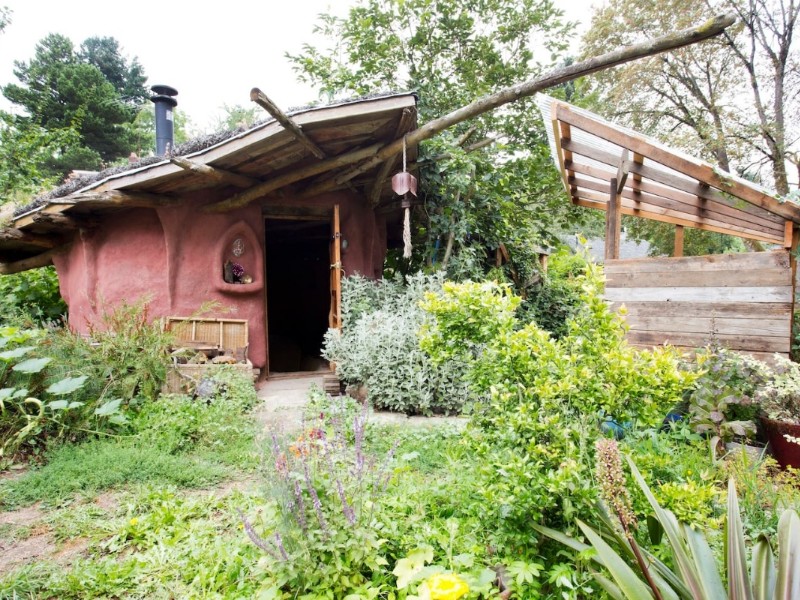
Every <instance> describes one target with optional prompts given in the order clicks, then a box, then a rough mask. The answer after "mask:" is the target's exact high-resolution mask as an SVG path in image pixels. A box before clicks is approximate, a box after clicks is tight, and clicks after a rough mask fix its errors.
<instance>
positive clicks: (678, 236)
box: [672, 225, 683, 258]
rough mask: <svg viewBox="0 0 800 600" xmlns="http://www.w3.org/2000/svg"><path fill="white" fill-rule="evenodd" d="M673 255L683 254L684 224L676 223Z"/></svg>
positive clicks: (679, 255)
mask: <svg viewBox="0 0 800 600" xmlns="http://www.w3.org/2000/svg"><path fill="white" fill-rule="evenodd" d="M672 256H674V257H676V258H678V257H681V256H683V225H675V244H674V246H673V250H672Z"/></svg>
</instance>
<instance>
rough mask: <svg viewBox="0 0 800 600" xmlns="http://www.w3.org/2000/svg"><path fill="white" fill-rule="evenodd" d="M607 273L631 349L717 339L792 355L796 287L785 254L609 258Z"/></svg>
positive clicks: (701, 343) (758, 350)
mask: <svg viewBox="0 0 800 600" xmlns="http://www.w3.org/2000/svg"><path fill="white" fill-rule="evenodd" d="M605 274H606V291H605V298H606V300H607V301H609V302H610V306H611V308H612V309H613V310H615V311H618V312H621V314H623V315H624V317H625V320H626V321H627V323H628V325H629V326H630V331H629V332H628V341H629V342H630V343H631V344H634V345H636V346H642V347H652V346H657V345H661V344H664V343H668V344H671V345H673V346H677V347H679V348H682V349H689V348H696V347H701V346H705V345H707V344H708V343H710V342H711V341H712V340H716V341H717V342H718V343H720V344H722V345H723V346H727V347H728V348H730V349H732V350H737V351H742V352H747V353H751V354H753V355H756V356H758V357H759V358H763V357H764V356H766V355H769V354H772V353H776V352H777V353H780V354H784V355H788V353H789V348H790V343H791V324H792V289H793V286H792V270H791V266H790V257H789V252H788V251H786V250H776V251H771V252H751V253H746V254H723V255H718V256H692V257H680V258H647V259H628V260H607V261H606V263H605ZM623 306H624V309H623V308H622V307H623Z"/></svg>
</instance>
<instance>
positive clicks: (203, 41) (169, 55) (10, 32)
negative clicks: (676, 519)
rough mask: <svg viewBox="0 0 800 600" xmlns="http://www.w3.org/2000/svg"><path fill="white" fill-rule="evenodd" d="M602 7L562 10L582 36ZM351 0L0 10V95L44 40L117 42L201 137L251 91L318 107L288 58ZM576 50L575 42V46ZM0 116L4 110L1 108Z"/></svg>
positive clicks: (22, 0)
mask: <svg viewBox="0 0 800 600" xmlns="http://www.w3.org/2000/svg"><path fill="white" fill-rule="evenodd" d="M598 1H599V0H571V1H564V0H560V1H559V0H556V3H557V4H559V3H560V4H561V5H562V8H563V9H564V11H565V12H566V14H567V18H568V19H571V20H575V21H582V23H581V25H582V26H581V27H580V31H583V30H584V28H585V25H586V23H587V22H588V20H589V17H590V15H591V11H590V6H591V5H592V4H593V2H598ZM354 3H355V2H354V0H286V1H282V2H281V1H275V0H271V1H269V0H268V1H267V2H252V1H243V0H224V1H221V2H219V1H217V2H203V1H202V0H201V1H200V2H182V1H176V0H173V1H171V2H170V1H168V0H161V1H154V0H136V1H135V2H134V1H129V2H120V1H116V2H115V1H113V0H112V1H107V0H106V1H104V2H98V1H90V0H69V1H60V0H49V1H43V0H0V6H3V5H5V6H8V7H9V8H10V9H11V10H12V11H13V14H12V16H11V19H12V22H11V25H10V26H9V27H8V28H7V29H6V31H5V33H4V34H2V35H0V85H4V84H6V83H10V82H16V78H15V77H14V75H13V63H14V60H28V59H30V58H31V57H32V56H33V53H34V47H35V45H36V43H37V42H38V41H39V40H41V39H42V38H43V37H44V36H45V35H47V34H48V33H61V34H64V35H66V36H67V37H69V38H70V39H72V41H73V43H75V45H76V46H77V45H79V44H80V43H81V42H82V41H83V40H84V39H86V38H87V37H91V36H113V37H115V38H117V40H119V42H120V44H121V46H122V49H123V53H124V54H125V55H127V56H128V57H133V56H137V57H138V58H139V62H140V63H141V64H142V65H143V67H144V69H145V73H146V74H147V76H148V83H149V84H150V85H152V84H154V83H165V84H168V85H171V86H173V87H175V88H176V89H177V90H178V92H179V95H178V98H177V99H178V105H179V108H180V109H182V110H183V111H185V112H186V114H187V115H188V116H189V117H190V119H191V120H192V123H193V125H194V126H195V128H198V129H201V130H202V129H207V128H208V127H209V126H210V124H211V123H212V121H213V119H214V117H215V115H218V114H219V113H220V112H221V107H222V106H223V105H224V104H227V105H234V104H241V105H244V106H249V103H250V97H249V93H250V89H251V88H252V87H259V88H261V89H262V90H263V91H264V92H265V93H266V94H267V95H268V96H269V97H270V98H271V99H272V100H273V101H274V102H276V103H277V104H278V105H279V106H281V107H284V108H289V107H291V106H299V105H303V104H307V103H308V102H311V101H314V100H316V99H317V97H316V94H315V92H314V90H313V89H311V88H310V87H307V86H304V85H302V84H300V83H298V82H297V80H296V77H295V74H294V73H293V71H292V70H291V67H290V66H289V63H288V61H287V60H286V58H285V57H284V53H285V52H292V53H296V52H298V51H299V50H300V48H301V45H302V44H303V43H304V42H313V41H314V36H313V33H312V29H313V26H314V22H315V21H316V15H317V14H319V13H321V12H327V11H329V10H332V11H333V12H334V13H335V14H340V15H344V14H346V12H347V9H348V7H349V6H350V5H352V4H354ZM575 41H576V42H577V41H578V40H577V36H576V40H575ZM0 106H2V107H3V108H6V109H8V104H7V103H6V102H5V99H2V100H0Z"/></svg>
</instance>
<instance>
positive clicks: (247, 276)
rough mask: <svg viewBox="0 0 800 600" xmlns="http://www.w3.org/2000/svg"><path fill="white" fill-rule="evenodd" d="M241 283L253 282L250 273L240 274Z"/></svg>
mask: <svg viewBox="0 0 800 600" xmlns="http://www.w3.org/2000/svg"><path fill="white" fill-rule="evenodd" d="M242 283H253V278H252V277H251V276H250V275H242Z"/></svg>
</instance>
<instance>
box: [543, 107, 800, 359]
mask: <svg viewBox="0 0 800 600" xmlns="http://www.w3.org/2000/svg"><path fill="white" fill-rule="evenodd" d="M537 100H538V104H539V107H540V110H541V111H542V116H543V118H544V120H545V123H547V125H548V136H549V138H550V144H551V150H552V153H553V157H554V160H555V162H556V165H557V166H558V168H559V171H560V172H561V176H562V179H563V183H564V187H565V189H566V191H567V193H568V194H569V196H570V198H571V200H572V202H573V203H574V204H576V205H578V206H585V207H588V208H594V209H599V210H604V211H606V245H605V273H606V279H607V282H606V298H607V299H608V300H609V301H610V302H611V303H612V306H614V307H615V308H621V307H622V306H623V305H624V306H625V310H626V319H627V320H628V323H629V324H630V327H631V330H630V332H629V340H630V341H631V342H632V343H634V344H637V345H641V346H646V347H649V346H653V345H658V344H662V343H669V344H672V345H675V346H679V347H686V348H695V347H698V346H704V345H706V344H709V343H711V342H716V343H719V344H721V345H724V346H727V347H729V348H731V349H734V350H740V351H744V352H748V353H751V354H754V355H756V356H758V357H760V358H766V357H767V356H768V355H770V354H772V353H776V352H777V353H780V354H783V355H788V353H789V350H790V341H791V326H792V314H793V310H794V307H793V304H794V272H795V253H796V250H797V246H798V241H800V235H799V234H798V232H799V231H800V230H798V226H799V225H800V206H798V205H797V204H796V203H794V202H792V201H782V200H779V199H778V198H775V197H774V196H773V195H772V194H770V193H769V192H767V191H766V190H764V189H763V188H761V187H760V186H758V185H756V184H754V183H752V182H750V181H746V180H744V179H741V178H739V177H736V176H734V175H731V174H729V173H726V172H723V171H720V170H719V169H717V168H715V167H714V166H712V165H711V164H709V163H706V162H704V161H701V160H698V159H696V158H694V157H691V156H688V155H686V154H684V153H682V152H680V151H678V150H675V149H673V148H669V147H668V146H666V145H664V144H661V143H659V142H658V141H656V140H654V139H652V138H649V137H647V136H643V135H641V134H639V133H636V132H634V131H631V130H629V129H626V128H624V127H621V126H619V125H615V124H613V123H610V122H608V121H606V120H604V119H603V118H601V117H599V116H598V115H595V114H592V113H590V112H589V111H585V110H582V109H580V108H577V107H575V106H571V105H569V104H567V103H566V102H561V101H559V100H556V99H553V98H550V97H548V96H544V95H542V96H539V97H538V98H537ZM623 214H625V215H632V216H635V217H640V218H643V219H651V220H655V221H660V222H662V223H669V224H672V225H673V226H674V227H675V245H674V251H673V256H672V257H665V258H652V259H635V260H620V259H619V246H620V233H621V217H622V215H623ZM686 227H692V228H696V229H702V230H705V231H714V232H717V233H724V234H728V235H733V236H737V237H740V238H743V239H745V240H750V241H751V242H755V244H753V245H756V244H757V245H763V246H766V247H768V248H772V250H770V251H765V252H748V253H743V254H733V255H718V256H698V257H683V232H684V228H686Z"/></svg>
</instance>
